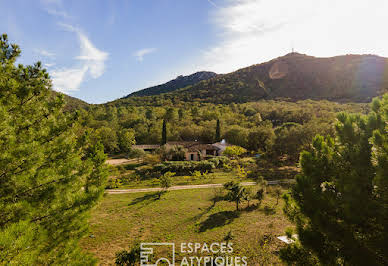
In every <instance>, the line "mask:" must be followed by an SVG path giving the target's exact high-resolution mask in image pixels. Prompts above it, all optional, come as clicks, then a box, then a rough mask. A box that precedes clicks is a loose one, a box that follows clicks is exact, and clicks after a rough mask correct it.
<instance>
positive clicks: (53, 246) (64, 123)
mask: <svg viewBox="0 0 388 266" xmlns="http://www.w3.org/2000/svg"><path fill="white" fill-rule="evenodd" d="M19 54H20V49H19V47H18V46H17V45H14V44H12V45H10V44H9V43H8V39H7V36H6V35H2V36H0V210H1V213H0V264H7V265H8V264H15V265H43V264H44V265H47V264H59V265H75V264H77V265H83V264H92V263H94V262H95V261H94V259H93V258H92V257H91V256H89V255H87V254H84V253H83V252H82V251H81V250H80V248H79V247H78V241H79V239H80V238H81V237H83V236H84V235H85V233H87V230H88V227H87V217H88V213H89V210H90V209H91V208H92V207H93V206H94V205H95V204H96V202H97V201H98V200H99V199H100V197H101V196H102V194H103V193H104V181H105V178H106V176H107V171H106V168H105V165H104V162H105V159H106V156H105V154H104V153H103V146H102V145H101V144H96V145H91V144H90V142H89V138H88V133H87V132H85V130H83V129H82V128H81V126H80V125H79V123H78V117H79V115H78V114H77V113H69V112H63V111H62V107H63V105H64V99H63V97H62V96H58V97H54V96H53V92H52V91H51V80H50V78H49V75H48V73H47V72H46V70H45V69H42V66H41V64H40V63H39V62H38V63H36V64H35V65H33V66H23V65H19V66H17V67H16V66H15V65H14V64H15V60H16V58H17V57H18V56H19Z"/></svg>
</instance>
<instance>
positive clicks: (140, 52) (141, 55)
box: [133, 48, 156, 62]
mask: <svg viewBox="0 0 388 266" xmlns="http://www.w3.org/2000/svg"><path fill="white" fill-rule="evenodd" d="M155 51H156V48H144V49H140V50H138V51H136V52H135V53H133V56H135V57H136V60H137V61H139V62H142V61H143V59H144V56H145V55H147V54H150V53H153V52H155Z"/></svg>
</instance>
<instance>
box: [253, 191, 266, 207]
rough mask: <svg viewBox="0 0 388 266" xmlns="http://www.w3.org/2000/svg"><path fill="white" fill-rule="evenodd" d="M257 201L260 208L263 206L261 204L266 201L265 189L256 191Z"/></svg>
mask: <svg viewBox="0 0 388 266" xmlns="http://www.w3.org/2000/svg"><path fill="white" fill-rule="evenodd" d="M254 198H255V199H257V200H258V201H259V206H260V205H261V202H262V201H263V199H264V189H263V188H260V189H258V190H257V191H256V194H255V196H254Z"/></svg>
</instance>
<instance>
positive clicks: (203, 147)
mask: <svg viewBox="0 0 388 266" xmlns="http://www.w3.org/2000/svg"><path fill="white" fill-rule="evenodd" d="M228 145H229V144H227V143H226V141H225V140H222V141H221V142H216V143H213V144H209V143H201V142H198V141H169V142H167V143H166V144H165V146H166V148H167V149H171V148H172V147H174V146H181V147H183V148H184V149H185V150H186V153H185V159H186V161H200V160H204V159H206V158H208V157H210V156H220V155H222V153H223V152H224V150H225V148H226V147H227V146H228ZM133 147H134V148H138V149H142V150H144V151H151V152H152V151H155V150H156V149H158V148H160V145H134V146H133Z"/></svg>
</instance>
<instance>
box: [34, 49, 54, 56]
mask: <svg viewBox="0 0 388 266" xmlns="http://www.w3.org/2000/svg"><path fill="white" fill-rule="evenodd" d="M34 52H35V53H36V54H39V55H42V56H45V57H50V58H54V57H55V54H54V53H52V52H49V51H47V50H44V49H35V50H34Z"/></svg>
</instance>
